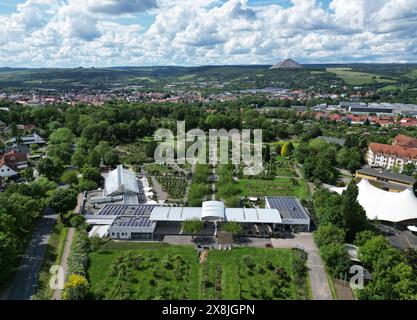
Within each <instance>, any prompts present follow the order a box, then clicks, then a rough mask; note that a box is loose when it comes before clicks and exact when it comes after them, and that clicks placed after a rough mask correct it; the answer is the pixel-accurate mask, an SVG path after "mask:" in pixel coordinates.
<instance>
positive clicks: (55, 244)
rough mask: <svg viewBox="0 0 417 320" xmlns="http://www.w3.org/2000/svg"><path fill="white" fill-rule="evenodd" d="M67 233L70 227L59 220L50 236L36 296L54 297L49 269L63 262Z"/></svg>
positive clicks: (44, 298)
mask: <svg viewBox="0 0 417 320" xmlns="http://www.w3.org/2000/svg"><path fill="white" fill-rule="evenodd" d="M67 233H68V228H66V227H65V226H64V225H63V224H62V223H60V222H58V223H57V224H56V225H55V227H54V230H53V233H52V235H51V237H50V238H49V242H48V246H47V248H46V251H45V256H44V259H43V262H42V266H41V270H40V272H39V277H38V291H37V293H36V298H38V299H42V300H49V299H50V298H51V297H52V292H53V291H52V290H51V289H50V287H49V280H50V278H51V274H50V273H49V269H50V268H51V266H53V265H59V264H60V263H61V259H62V255H63V253H64V247H65V240H66V238H67Z"/></svg>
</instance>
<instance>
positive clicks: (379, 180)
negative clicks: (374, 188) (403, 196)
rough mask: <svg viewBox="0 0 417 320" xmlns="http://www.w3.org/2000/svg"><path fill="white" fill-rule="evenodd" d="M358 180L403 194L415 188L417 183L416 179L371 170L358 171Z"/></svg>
mask: <svg viewBox="0 0 417 320" xmlns="http://www.w3.org/2000/svg"><path fill="white" fill-rule="evenodd" d="M356 178H360V179H367V180H369V181H370V182H373V183H376V184H377V185H378V186H379V187H380V188H381V189H383V190H386V191H390V192H401V191H404V190H405V189H407V188H413V186H414V184H415V183H416V179H414V178H413V177H410V176H406V175H404V174H400V173H393V172H387V171H383V170H375V169H369V168H364V169H360V170H357V171H356Z"/></svg>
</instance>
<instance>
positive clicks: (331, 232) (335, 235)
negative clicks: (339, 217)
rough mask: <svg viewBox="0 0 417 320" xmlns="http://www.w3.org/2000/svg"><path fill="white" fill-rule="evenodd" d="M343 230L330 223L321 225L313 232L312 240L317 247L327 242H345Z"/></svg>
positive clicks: (327, 243)
mask: <svg viewBox="0 0 417 320" xmlns="http://www.w3.org/2000/svg"><path fill="white" fill-rule="evenodd" d="M345 236H346V235H345V232H344V231H343V230H342V229H340V228H338V227H336V226H334V225H332V224H328V225H321V226H319V228H318V230H317V231H316V232H315V233H314V240H316V243H317V245H318V246H319V247H321V246H324V245H329V244H343V243H344V242H345Z"/></svg>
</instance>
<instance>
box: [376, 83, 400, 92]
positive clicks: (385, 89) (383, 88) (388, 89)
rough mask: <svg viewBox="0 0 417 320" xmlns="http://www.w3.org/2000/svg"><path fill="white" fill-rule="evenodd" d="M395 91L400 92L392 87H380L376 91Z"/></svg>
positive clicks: (397, 88)
mask: <svg viewBox="0 0 417 320" xmlns="http://www.w3.org/2000/svg"><path fill="white" fill-rule="evenodd" d="M397 90H401V89H400V88H399V87H397V86H394V85H391V84H390V85H387V86H385V87H382V88H380V89H378V91H380V92H384V91H397Z"/></svg>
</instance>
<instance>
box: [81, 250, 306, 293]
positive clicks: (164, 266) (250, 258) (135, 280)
mask: <svg viewBox="0 0 417 320" xmlns="http://www.w3.org/2000/svg"><path fill="white" fill-rule="evenodd" d="M296 259H300V258H299V256H298V255H297V254H296V253H295V251H292V250H286V249H282V250H281V249H267V248H236V249H233V250H231V251H228V252H224V251H210V252H209V253H208V257H207V261H206V262H205V263H204V264H200V263H199V262H198V253H197V251H196V250H195V249H194V248H193V247H192V246H170V245H167V244H163V243H126V242H109V243H107V244H106V245H104V246H103V247H102V248H101V249H100V250H99V251H96V252H93V253H91V254H90V260H91V263H90V268H89V270H88V276H89V280H90V283H91V285H92V290H93V291H94V292H96V293H100V292H103V293H104V297H103V298H106V299H122V298H123V299H126V298H127V299H129V298H130V299H139V300H149V299H223V300H225V299H232V300H239V299H248V300H253V299H261V298H268V299H305V297H306V296H307V297H308V292H306V291H308V289H307V288H308V286H306V284H305V283H304V284H303V285H298V286H297V285H296V282H295V281H294V279H295V275H294V274H293V267H292V266H293V263H294V262H295V261H294V260H296ZM123 266H129V267H128V268H129V269H128V270H129V271H130V272H128V277H129V275H130V277H131V278H129V280H126V281H124V280H123V279H125V277H122V276H121V273H123V272H125V271H120V270H121V269H123ZM283 279H286V281H283ZM123 281H124V282H123ZM279 281H282V282H279ZM271 283H274V285H275V287H274V285H272V284H271ZM113 288H118V289H117V290H113ZM274 288H275V289H274ZM121 292H124V293H126V292H127V293H126V294H127V295H124V296H123V295H121Z"/></svg>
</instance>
